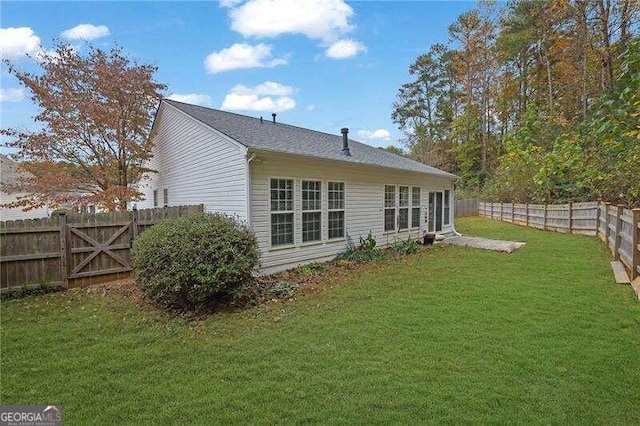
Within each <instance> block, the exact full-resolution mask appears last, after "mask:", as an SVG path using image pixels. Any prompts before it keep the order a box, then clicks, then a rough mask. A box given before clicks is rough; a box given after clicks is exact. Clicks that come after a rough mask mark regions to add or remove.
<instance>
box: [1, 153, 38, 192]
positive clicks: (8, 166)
mask: <svg viewBox="0 0 640 426" xmlns="http://www.w3.org/2000/svg"><path fill="white" fill-rule="evenodd" d="M25 176H31V174H30V173H29V172H26V171H24V170H21V169H20V168H19V167H18V163H16V162H15V161H13V160H12V159H10V158H9V157H7V156H6V155H4V154H0V185H7V184H12V183H14V182H16V181H19V180H21V179H24V178H25Z"/></svg>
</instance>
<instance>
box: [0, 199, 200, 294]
mask: <svg viewBox="0 0 640 426" xmlns="http://www.w3.org/2000/svg"><path fill="white" fill-rule="evenodd" d="M203 211H204V206H203V205H196V206H176V207H164V208H160V209H145V210H133V211H128V212H109V213H99V214H75V213H72V214H68V215H61V216H57V217H52V218H47V219H35V220H16V221H5V222H2V221H0V291H4V290H5V289H11V288H21V287H30V286H38V285H55V286H63V287H84V286H87V285H91V284H97V283H101V282H106V281H111V280H115V279H120V278H125V277H127V276H129V273H130V272H131V257H130V251H131V243H132V241H133V240H134V239H135V238H136V236H137V235H138V234H139V233H141V232H143V231H144V230H145V229H148V228H149V227H151V226H153V225H154V224H156V223H160V222H163V221H165V220H168V219H174V218H177V217H180V216H182V215H185V214H189V213H195V212H203Z"/></svg>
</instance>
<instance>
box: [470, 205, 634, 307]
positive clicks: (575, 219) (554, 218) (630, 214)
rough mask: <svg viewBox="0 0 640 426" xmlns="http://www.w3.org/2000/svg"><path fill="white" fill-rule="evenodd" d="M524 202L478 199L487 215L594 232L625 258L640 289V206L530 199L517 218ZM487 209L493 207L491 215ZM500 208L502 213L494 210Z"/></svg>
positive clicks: (546, 227) (547, 227) (561, 229)
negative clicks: (522, 216) (545, 202)
mask: <svg viewBox="0 0 640 426" xmlns="http://www.w3.org/2000/svg"><path fill="white" fill-rule="evenodd" d="M505 205H506V208H505ZM487 206H489V207H487ZM521 206H522V205H518V207H516V205H515V204H513V203H485V202H478V212H479V213H480V212H481V215H483V216H485V217H490V218H492V219H498V220H502V221H505V222H512V223H515V224H520V225H524V226H527V227H533V228H539V229H544V230H551V231H557V232H569V233H583V234H585V233H586V234H588V235H595V236H597V237H598V238H600V239H601V240H602V241H603V242H604V243H605V245H606V246H607V248H608V249H609V250H610V251H611V254H612V255H613V256H614V258H615V259H616V260H620V261H621V262H622V264H623V265H624V267H625V268H626V270H627V272H628V274H629V277H630V278H631V280H632V281H633V280H636V283H637V286H638V292H640V209H633V210H629V209H626V208H625V207H624V205H622V204H619V205H616V206H612V205H611V203H606V202H602V200H598V201H595V202H588V203H573V202H571V201H569V203H568V204H564V205H562V204H557V205H553V204H543V205H540V204H528V203H527V204H525V205H524V212H525V213H524V220H520V219H519V218H518V219H515V217H516V216H518V217H519V216H520V213H516V209H518V212H520V211H521V210H519V209H520V208H521ZM509 208H511V215H509V214H506V215H504V214H503V212H504V211H505V210H506V211H507V213H508V209H509ZM487 209H490V213H491V214H490V215H488V214H487ZM498 211H499V212H500V216H499V217H497V214H495V213H496V212H498ZM639 297H640V293H639Z"/></svg>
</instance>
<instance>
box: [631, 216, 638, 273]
mask: <svg viewBox="0 0 640 426" xmlns="http://www.w3.org/2000/svg"><path fill="white" fill-rule="evenodd" d="M631 226H632V228H631V247H632V251H631V253H632V255H631V265H632V268H631V281H633V280H634V279H636V278H637V277H640V272H638V269H640V209H632V210H631Z"/></svg>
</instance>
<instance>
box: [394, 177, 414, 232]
mask: <svg viewBox="0 0 640 426" xmlns="http://www.w3.org/2000/svg"><path fill="white" fill-rule="evenodd" d="M400 188H406V190H407V199H406V205H402V204H401V199H400ZM396 191H397V193H398V199H397V201H398V223H397V225H398V232H404V231H408V230H409V229H410V228H411V216H409V213H410V211H411V187H410V186H409V185H398V186H397V187H396ZM403 210H406V213H407V226H406V227H404V228H401V227H400V215H401V214H402V211H403Z"/></svg>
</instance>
